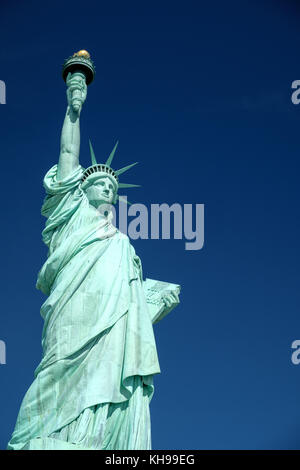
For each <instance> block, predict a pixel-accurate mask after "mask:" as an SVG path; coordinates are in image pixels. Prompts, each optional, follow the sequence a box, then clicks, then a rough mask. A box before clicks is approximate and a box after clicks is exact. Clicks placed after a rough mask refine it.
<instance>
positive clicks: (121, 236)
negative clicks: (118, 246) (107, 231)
mask: <svg viewBox="0 0 300 470" xmlns="http://www.w3.org/2000/svg"><path fill="white" fill-rule="evenodd" d="M116 236H117V237H118V238H119V239H120V240H123V241H126V242H128V243H130V241H129V237H128V235H126V233H123V232H121V231H120V230H119V229H117V231H116Z"/></svg>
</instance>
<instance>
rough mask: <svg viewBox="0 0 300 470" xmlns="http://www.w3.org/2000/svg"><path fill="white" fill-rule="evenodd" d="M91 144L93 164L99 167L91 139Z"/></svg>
mask: <svg viewBox="0 0 300 470" xmlns="http://www.w3.org/2000/svg"><path fill="white" fill-rule="evenodd" d="M89 144H90V152H91V159H92V164H93V165H97V160H96V157H95V153H94V150H93V146H92V142H91V141H90V139H89Z"/></svg>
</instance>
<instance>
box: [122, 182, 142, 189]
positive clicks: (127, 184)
mask: <svg viewBox="0 0 300 470" xmlns="http://www.w3.org/2000/svg"><path fill="white" fill-rule="evenodd" d="M118 186H119V188H140V187H141V185H140V184H130V183H119V185H118Z"/></svg>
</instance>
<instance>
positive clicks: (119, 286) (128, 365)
mask: <svg viewBox="0 0 300 470" xmlns="http://www.w3.org/2000/svg"><path fill="white" fill-rule="evenodd" d="M83 171H84V170H83V168H82V167H81V166H78V167H77V168H76V169H75V170H74V171H73V172H72V173H71V174H69V175H68V176H67V177H66V178H64V179H62V180H57V165H54V166H53V167H52V168H51V169H50V170H49V171H48V172H47V173H46V175H45V177H44V187H45V190H46V198H45V200H44V204H43V206H42V214H43V215H44V216H45V217H46V218H47V221H46V225H45V229H44V230H43V232H42V237H43V241H44V242H45V244H46V245H47V246H48V258H47V260H46V262H45V264H44V265H43V266H42V268H41V270H40V272H39V273H38V278H37V284H36V286H37V288H38V289H40V290H41V291H42V292H43V293H44V294H46V295H47V300H46V301H45V302H44V304H43V305H42V307H41V315H42V317H43V319H44V327H43V333H42V347H43V356H42V360H41V362H40V364H39V365H38V367H37V368H36V370H35V373H34V376H35V378H34V381H33V383H32V385H31V386H30V388H29V389H28V391H27V393H26V395H25V397H24V399H23V401H22V404H21V408H20V411H19V414H18V418H17V423H16V426H15V430H14V432H13V435H12V438H11V440H10V441H9V443H8V449H12V450H20V449H33V450H34V449H113V450H118V449H119V450H125V449H151V431H150V413H149V403H150V400H151V398H152V396H153V391H154V387H153V375H154V374H157V373H159V372H160V367H159V362H158V357H157V350H156V344H155V338H154V333H153V326H152V322H151V318H150V314H149V310H148V306H147V302H146V298H145V293H144V290H143V277H142V264H141V260H140V258H139V257H138V256H137V255H136V253H135V250H134V248H133V247H132V245H131V244H130V241H129V238H128V236H127V235H125V234H123V233H121V232H120V231H119V230H118V229H117V228H116V227H114V226H113V224H112V213H111V212H110V213H109V214H108V216H107V217H105V216H101V215H100V213H99V211H98V210H97V209H95V208H94V207H93V206H91V205H90V204H89V201H88V199H87V196H86V194H85V192H84V191H83V190H82V189H81V183H80V180H81V177H82V174H83Z"/></svg>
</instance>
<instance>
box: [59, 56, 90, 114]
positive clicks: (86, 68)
mask: <svg viewBox="0 0 300 470" xmlns="http://www.w3.org/2000/svg"><path fill="white" fill-rule="evenodd" d="M69 73H71V74H72V75H73V74H80V76H81V77H82V76H83V77H84V78H85V82H86V84H87V85H89V84H90V83H92V81H93V80H94V77H95V73H96V71H95V66H94V64H93V61H92V60H91V56H90V54H89V53H88V51H85V50H81V51H78V52H75V54H73V55H72V56H71V57H69V58H68V59H67V60H66V61H65V62H64V64H63V69H62V77H63V79H64V81H65V82H66V80H67V76H68V74H69ZM80 95H81V92H80V90H74V91H73V92H72V98H71V102H72V107H73V109H74V111H78V110H79V108H80V104H81V102H80V99H79V98H80Z"/></svg>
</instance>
